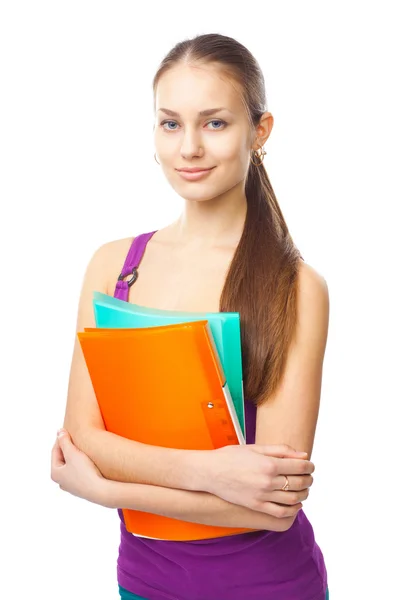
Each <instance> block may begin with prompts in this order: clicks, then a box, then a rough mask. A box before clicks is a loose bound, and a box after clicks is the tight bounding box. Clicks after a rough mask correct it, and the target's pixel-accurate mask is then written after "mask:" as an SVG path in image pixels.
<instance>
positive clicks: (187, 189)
mask: <svg viewBox="0 0 400 600" xmlns="http://www.w3.org/2000/svg"><path fill="white" fill-rule="evenodd" d="M154 112H155V124H154V138H155V148H156V155H155V158H156V160H157V156H158V160H157V162H159V164H160V165H161V168H162V169H163V172H164V174H165V176H166V178H167V180H168V182H169V183H170V185H171V186H172V187H173V188H174V190H175V191H176V192H177V193H178V194H179V195H180V196H181V197H182V198H183V199H184V209H183V212H182V214H181V216H180V217H179V218H178V220H177V221H175V222H173V223H171V224H170V225H168V226H167V227H165V228H163V229H160V230H158V231H152V232H149V233H145V234H141V235H138V236H136V237H135V238H134V239H133V240H132V238H129V239H123V240H118V241H113V242H109V243H106V244H104V245H103V246H101V247H100V248H99V249H97V250H96V251H95V252H94V255H93V257H92V259H91V261H90V263H89V265H88V267H87V271H86V274H85V279H84V283H83V287H82V292H81V298H80V302H79V310H78V322H77V331H82V330H83V328H84V327H94V326H95V321H94V315H93V309H92V293H93V291H94V290H97V291H103V292H105V293H108V294H114V296H116V297H117V298H120V299H123V300H126V301H128V302H129V301H130V302H134V303H136V304H141V305H144V306H150V307H155V308H161V309H172V310H181V311H183V310H187V311H212V312H215V311H238V312H240V315H241V332H242V348H243V373H244V391H245V398H246V400H245V404H246V429H247V432H246V433H247V442H248V443H247V445H245V446H228V447H225V448H221V449H217V450H213V451H198V452H192V451H185V450H178V449H177V450H175V449H167V448H160V447H155V446H149V445H146V444H141V443H138V442H134V441H131V440H127V439H125V438H122V437H120V436H117V435H114V434H112V433H110V432H107V431H106V430H105V429H104V424H103V421H102V418H101V414H100V411H99V408H98V405H97V402H96V397H95V395H94V392H93V388H92V385H91V382H90V378H89V375H88V372H87V369H86V365H85V362H84V358H83V355H82V353H81V349H80V345H79V342H78V341H76V344H75V348H74V354H73V359H72V365H71V373H70V382H69V388H68V399H67V407H66V415H65V421H64V428H65V429H64V431H63V434H62V435H61V436H60V437H58V439H57V440H56V443H55V444H54V447H53V450H52V475H51V476H52V479H53V480H54V481H56V482H57V483H58V484H59V485H60V487H61V488H62V489H63V490H66V491H68V492H70V493H72V494H75V495H77V496H80V497H82V498H85V499H86V500H89V501H92V502H96V503H98V504H102V505H103V506H108V507H112V508H118V509H121V508H132V509H138V510H145V511H148V512H153V513H157V514H162V515H166V516H169V517H174V518H178V519H184V520H187V521H193V522H198V523H205V524H209V525H220V526H233V527H246V528H251V529H254V530H255V531H253V532H250V533H245V534H239V535H234V536H229V537H223V538H214V539H211V540H201V541H199V540H197V541H191V542H171V541H162V540H152V539H147V538H141V537H138V536H134V535H132V534H130V533H128V532H127V530H126V528H125V524H124V520H123V515H122V511H121V510H120V511H119V515H120V519H121V521H120V527H121V544H120V548H119V557H118V585H119V592H120V597H121V598H122V599H124V600H128V599H129V600H133V599H134V598H144V599H147V600H325V598H328V588H327V572H326V568H325V564H324V559H323V555H322V552H321V550H320V548H319V546H318V545H317V543H316V541H315V538H314V533H313V528H312V526H311V524H310V522H309V520H308V519H307V517H306V515H305V514H304V512H303V510H302V501H304V500H306V498H307V497H308V494H309V488H310V486H311V484H312V481H313V477H312V475H311V474H312V473H313V471H314V464H313V463H312V462H311V461H310V460H309V459H310V458H311V452H312V447H313V441H314V435H315V429H316V425H317V418H318V412H319V403H320V390H321V379H322V368H323V359H324V353H325V347H326V340H327V332H328V315H329V298H328V289H327V285H326V282H325V279H324V278H323V277H322V276H321V275H320V274H319V273H317V271H316V270H315V269H313V268H312V267H311V266H310V265H308V264H307V263H305V262H304V260H303V258H302V257H301V255H300V253H299V251H298V250H297V248H296V246H295V244H294V242H293V240H292V238H291V236H290V234H289V231H288V228H287V225H286V222H285V220H284V217H283V215H282V212H281V210H280V208H279V205H278V202H277V199H276V197H275V194H274V192H273V189H272V187H271V184H270V181H269V178H268V175H267V172H266V170H265V167H264V164H263V158H264V155H265V151H264V150H263V145H264V144H265V142H266V140H267V139H268V137H269V135H270V132H271V129H272V126H273V117H272V115H271V113H269V112H267V110H266V98H265V89H264V79H263V75H262V73H261V71H260V68H259V66H258V63H257V61H256V60H255V58H254V57H253V56H252V55H251V53H250V52H249V51H248V50H247V49H246V48H245V47H244V46H243V45H241V44H240V43H238V42H237V41H236V40H234V39H232V38H230V37H226V36H223V35H219V34H208V35H200V36H197V37H196V38H194V39H190V40H185V41H183V42H181V43H179V44H177V45H176V46H175V47H174V48H173V49H172V50H171V51H170V52H169V54H168V55H167V56H166V57H165V58H164V60H163V61H162V63H161V65H160V67H159V69H158V71H157V73H156V75H155V78H154ZM138 202H139V200H138ZM121 267H122V271H121ZM136 267H138V270H136ZM137 276H138V277H137ZM133 283H134V285H132V284H133ZM301 451H302V452H301Z"/></svg>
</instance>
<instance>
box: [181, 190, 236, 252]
mask: <svg viewBox="0 0 400 600" xmlns="http://www.w3.org/2000/svg"><path fill="white" fill-rule="evenodd" d="M242 183H243V182H241V184H242ZM246 213H247V200H246V196H245V193H244V190H243V187H242V186H240V189H239V186H235V187H234V188H232V189H231V190H228V191H227V192H226V193H224V194H222V195H220V196H216V197H215V198H212V199H211V200H201V201H197V200H185V206H184V210H183V212H182V214H181V216H180V217H179V218H178V219H177V221H175V222H174V223H173V229H174V237H175V239H176V241H177V242H178V243H179V244H183V245H185V246H190V247H193V248H203V249H204V248H212V247H213V246H225V245H228V246H230V245H232V246H237V244H238V243H239V240H240V237H241V235H242V232H243V228H244V222H245V219H246Z"/></svg>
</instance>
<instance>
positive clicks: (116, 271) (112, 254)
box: [90, 237, 134, 294]
mask: <svg viewBox="0 0 400 600" xmlns="http://www.w3.org/2000/svg"><path fill="white" fill-rule="evenodd" d="M133 240H134V237H128V238H121V239H118V240H111V241H108V242H105V243H104V244H102V245H101V246H99V247H98V248H96V250H95V251H94V252H93V255H92V257H91V260H90V268H91V270H93V271H95V272H97V273H98V274H100V273H101V274H102V276H103V281H104V285H105V288H106V293H107V294H109V293H114V288H115V285H116V282H117V280H118V276H119V275H120V273H121V270H122V267H123V265H124V262H125V258H126V256H127V254H128V252H129V248H130V247H131V244H132V242H133Z"/></svg>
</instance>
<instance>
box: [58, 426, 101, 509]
mask: <svg viewBox="0 0 400 600" xmlns="http://www.w3.org/2000/svg"><path fill="white" fill-rule="evenodd" d="M51 478H52V480H53V481H55V483H58V484H59V486H60V488H61V489H62V490H63V491H65V492H69V493H70V494H73V495H74V496H79V498H83V499H84V500H89V502H94V503H95V504H101V505H102V506H107V501H106V499H107V482H108V480H107V479H105V478H104V477H103V475H102V474H101V473H100V471H99V469H98V468H97V467H96V465H95V464H94V462H93V461H92V460H91V459H90V458H89V457H88V456H87V455H86V454H85V453H84V452H82V451H81V450H79V449H78V448H77V447H76V446H75V445H74V443H73V442H72V440H71V437H70V435H69V433H68V431H66V430H65V429H61V430H60V431H59V432H58V434H57V440H56V442H55V444H54V446H53V448H52V451H51Z"/></svg>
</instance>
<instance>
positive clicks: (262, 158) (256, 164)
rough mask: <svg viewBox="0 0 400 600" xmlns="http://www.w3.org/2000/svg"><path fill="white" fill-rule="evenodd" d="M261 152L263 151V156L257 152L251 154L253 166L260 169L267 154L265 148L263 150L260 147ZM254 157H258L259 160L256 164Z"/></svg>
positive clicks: (253, 151)
mask: <svg viewBox="0 0 400 600" xmlns="http://www.w3.org/2000/svg"><path fill="white" fill-rule="evenodd" d="M259 150H261V154H258V152H257V151H256V150H252V151H251V154H250V160H251V162H252V163H253V165H254V166H256V167H259V166H260V165H261V163H262V162H263V160H264V156H265V155H266V154H267V153H266V151H265V150H264V148H262V147H261V146H260V147H259ZM253 157H257V159H258V160H257V162H254V160H253ZM260 159H261V160H260Z"/></svg>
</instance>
